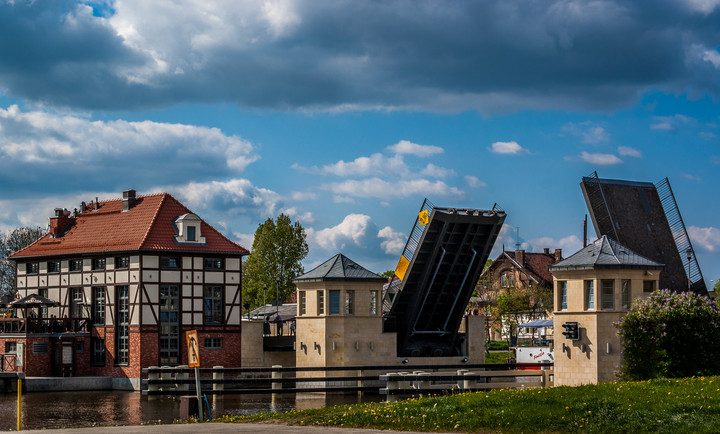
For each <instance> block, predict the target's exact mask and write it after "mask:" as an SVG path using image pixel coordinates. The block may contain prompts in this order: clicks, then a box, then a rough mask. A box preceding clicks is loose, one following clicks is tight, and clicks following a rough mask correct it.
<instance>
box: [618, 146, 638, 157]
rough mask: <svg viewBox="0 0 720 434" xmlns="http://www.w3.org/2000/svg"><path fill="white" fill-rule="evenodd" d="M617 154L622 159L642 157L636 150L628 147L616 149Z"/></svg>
mask: <svg viewBox="0 0 720 434" xmlns="http://www.w3.org/2000/svg"><path fill="white" fill-rule="evenodd" d="M617 150H618V154H620V156H622V157H635V158H640V157H642V152H640V151H638V150H637V149H634V148H631V147H629V146H618V148H617Z"/></svg>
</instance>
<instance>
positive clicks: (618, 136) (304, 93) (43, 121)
mask: <svg viewBox="0 0 720 434" xmlns="http://www.w3.org/2000/svg"><path fill="white" fill-rule="evenodd" d="M719 48H720V0H684V1H683V0H653V1H643V0H639V1H614V0H593V1H581V0H554V1H543V2H538V1H514V2H504V1H492V0H482V1H472V0H469V1H462V2H458V1H442V0H412V1H411V0H406V1H390V0H383V1H372V0H368V1H343V0H327V1H326V0H307V1H290V0H266V1H259V0H252V1H249V0H248V1H243V0H228V1H217V0H202V1H198V0H182V1H181V0H153V1H146V0H116V1H84V2H82V1H70V0H52V1H51V0H35V1H24V0H0V185H1V186H2V189H1V190H0V230H2V231H7V230H10V229H12V228H15V227H18V226H29V225H32V226H34V225H39V226H46V225H47V222H48V218H49V217H50V216H51V215H52V213H53V209H54V208H57V207H64V208H67V209H72V208H75V207H78V206H79V204H80V202H81V201H85V202H89V201H90V200H93V199H94V198H95V197H99V198H100V200H107V199H115V198H119V197H121V192H122V191H123V190H126V189H131V188H132V189H135V190H137V192H138V194H139V195H143V194H150V193H158V192H169V193H171V194H172V195H173V196H175V197H176V198H177V199H179V200H180V201H182V202H183V203H184V204H186V205H187V206H188V207H189V208H190V209H191V210H192V211H193V212H195V213H196V214H198V215H199V216H200V217H202V218H203V219H204V220H206V221H207V222H208V223H210V224H212V225H213V226H215V227H216V228H217V229H219V230H220V231H222V232H223V233H224V234H225V235H227V236H228V237H229V238H230V239H232V240H234V241H237V242H238V243H240V244H241V245H243V246H245V247H246V248H248V249H250V248H251V247H252V239H253V234H254V232H255V230H256V229H257V227H258V225H259V224H260V223H262V222H263V221H265V220H266V219H267V218H275V217H277V215H279V214H280V213H281V212H282V213H285V214H287V215H289V216H290V217H291V218H292V219H293V220H294V221H299V222H300V223H301V224H302V225H303V227H304V228H305V229H306V232H307V237H308V244H309V247H310V251H309V254H308V257H307V258H306V259H305V261H304V263H303V264H304V266H305V270H306V271H309V270H310V269H312V268H313V267H314V266H316V265H318V264H320V263H321V262H323V261H325V260H326V259H328V258H330V257H332V256H334V255H335V254H337V253H343V254H345V255H346V256H348V257H350V258H351V259H353V260H354V261H356V262H358V263H359V264H360V265H362V266H364V267H365V268H368V269H370V270H372V271H375V272H383V271H385V270H389V269H394V268H395V265H396V264H397V261H398V259H399V256H400V253H401V251H402V248H403V246H404V244H405V241H406V238H407V236H408V234H409V232H410V230H411V229H412V226H413V224H414V221H415V217H416V216H417V212H418V210H419V209H420V207H421V205H422V202H423V199H424V198H428V199H429V200H430V201H431V202H432V203H433V204H435V205H436V206H444V207H460V208H480V209H490V208H492V207H493V206H494V205H495V204H497V206H499V207H501V208H502V209H504V210H505V211H506V212H507V218H506V221H505V223H506V224H505V226H504V228H503V230H502V232H501V236H500V237H499V238H498V241H497V243H496V246H495V249H494V251H493V256H495V255H497V254H498V253H499V251H500V249H501V248H502V246H503V245H504V246H505V247H506V248H507V249H514V248H515V246H516V244H519V245H520V246H521V248H525V249H526V250H528V251H535V252H538V251H542V249H543V248H544V247H548V248H550V249H555V248H562V249H563V253H564V254H565V256H569V255H570V254H571V253H574V252H575V251H577V250H579V249H580V248H581V247H582V233H583V226H582V223H583V219H584V217H585V214H586V213H587V208H586V206H585V202H584V199H583V196H582V193H581V190H580V186H579V183H580V181H581V179H582V177H583V176H587V175H591V174H592V173H593V172H597V173H598V174H599V176H600V177H601V178H615V179H627V180H635V181H648V182H657V181H660V180H662V179H663V178H665V177H667V178H669V180H670V183H671V185H672V188H673V190H674V193H675V196H676V199H677V202H678V205H679V208H680V211H681V213H682V216H683V219H684V222H685V225H686V226H687V229H688V232H689V235H690V239H691V241H692V243H693V246H694V248H695V250H696V253H697V257H698V260H699V263H700V267H701V269H702V271H703V274H704V276H705V280H706V281H707V282H709V284H710V286H711V285H712V284H713V283H714V281H715V279H717V278H720V219H719V218H718V215H720V203H719V201H718V199H719V197H718V194H717V186H718V185H720V146H718V145H720V106H719V105H718V102H719V100H720V99H719V98H720V51H719ZM590 227H591V229H590V231H589V232H590V240H593V239H594V238H595V237H594V235H595V234H594V233H593V230H592V225H590Z"/></svg>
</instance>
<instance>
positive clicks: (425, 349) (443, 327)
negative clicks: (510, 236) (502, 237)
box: [383, 199, 505, 357]
mask: <svg viewBox="0 0 720 434" xmlns="http://www.w3.org/2000/svg"><path fill="white" fill-rule="evenodd" d="M504 221H505V211H503V210H502V209H500V208H498V207H497V206H496V205H495V206H493V208H492V209H491V210H480V209H461V208H440V207H435V206H434V205H432V204H431V203H430V202H429V201H428V200H427V199H425V201H424V202H423V205H422V207H421V209H420V212H419V213H418V216H417V218H416V220H415V225H414V226H413V230H412V232H411V233H410V236H409V237H408V241H407V243H406V244H405V249H404V250H403V253H402V256H401V257H400V261H399V262H398V266H397V268H396V270H395V276H397V277H398V278H399V281H397V282H393V284H392V285H389V290H388V291H387V292H386V294H385V298H384V300H383V306H384V307H386V308H387V307H389V311H388V312H387V314H386V315H385V321H384V324H383V329H384V331H385V332H396V333H397V355H398V356H399V357H447V356H458V355H461V354H462V339H463V336H461V335H460V334H459V333H458V329H459V327H460V322H461V321H462V317H463V314H464V313H465V308H466V306H467V304H468V302H469V301H470V297H471V295H472V293H473V290H474V288H475V285H476V284H477V281H478V278H479V277H480V273H482V270H483V267H484V265H485V261H486V260H487V259H488V256H489V255H490V251H491V250H492V247H493V245H494V244H495V240H496V239H497V237H498V234H499V233H500V229H501V227H502V224H503V222H504Z"/></svg>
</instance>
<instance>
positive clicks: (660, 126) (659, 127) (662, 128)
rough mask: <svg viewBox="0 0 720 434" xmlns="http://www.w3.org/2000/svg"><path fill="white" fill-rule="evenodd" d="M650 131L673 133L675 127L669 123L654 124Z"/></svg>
mask: <svg viewBox="0 0 720 434" xmlns="http://www.w3.org/2000/svg"><path fill="white" fill-rule="evenodd" d="M650 129H651V130H658V131H674V130H676V129H677V128H676V127H675V125H673V124H671V123H670V122H658V123H655V124H652V125H650Z"/></svg>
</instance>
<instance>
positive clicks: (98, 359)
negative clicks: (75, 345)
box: [90, 338, 105, 366]
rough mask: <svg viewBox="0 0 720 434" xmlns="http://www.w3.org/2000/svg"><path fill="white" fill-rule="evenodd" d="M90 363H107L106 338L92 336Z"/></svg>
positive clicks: (96, 364) (100, 364)
mask: <svg viewBox="0 0 720 434" xmlns="http://www.w3.org/2000/svg"><path fill="white" fill-rule="evenodd" d="M90 347H91V348H90V363H91V364H93V365H95V366H104V365H105V339H101V338H90Z"/></svg>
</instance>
